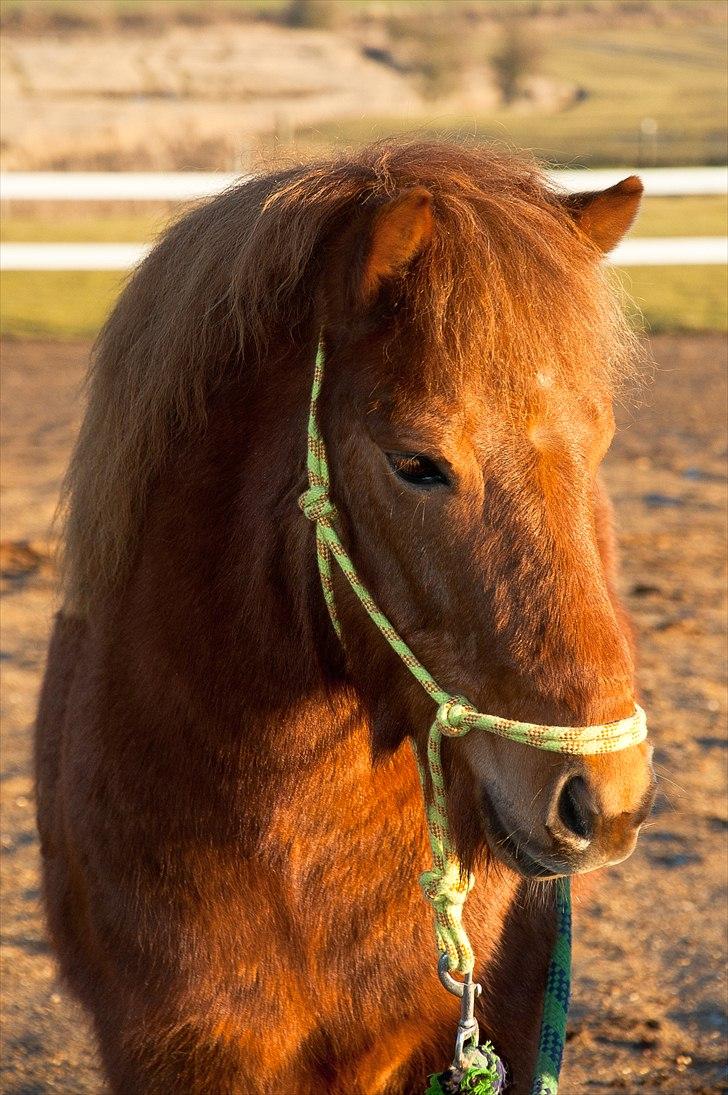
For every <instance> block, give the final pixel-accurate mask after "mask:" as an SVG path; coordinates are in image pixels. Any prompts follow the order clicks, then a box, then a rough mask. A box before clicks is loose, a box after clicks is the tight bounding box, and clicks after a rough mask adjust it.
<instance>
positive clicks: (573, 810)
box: [546, 774, 654, 870]
mask: <svg viewBox="0 0 728 1095" xmlns="http://www.w3.org/2000/svg"><path fill="white" fill-rule="evenodd" d="M608 799H609V796H608V795H605V794H603V793H602V794H600V793H599V788H598V785H594V784H592V782H591V781H590V780H589V777H588V774H583V775H581V774H580V775H572V776H570V777H569V778H568V779H567V780H566V781H565V782H564V783H563V784H562V786H561V787H560V788H559V789H558V790H557V792H556V794H555V796H554V799H553V802H552V805H551V809H550V811H549V817H548V820H547V823H546V829H547V831H548V833H549V835H550V837H551V838H552V840H553V842H554V845H555V846H556V847H555V850H557V851H558V852H561V853H563V854H566V856H567V857H568V859H569V861H570V862H572V863H573V864H574V866H575V868H576V869H577V870H584V869H589V870H590V869H592V867H594V866H598V865H603V864H606V863H610V862H612V863H613V862H617V861H619V860H620V859H623V858H624V857H625V856H626V855H629V853H630V852H631V851H632V849H633V847H634V844H635V841H636V839H637V832H638V830H639V827H640V825H642V823H643V821H644V820H645V819H646V817H647V816H648V814H649V812H650V810H651V808H652V802H653V799H654V780H650V781H649V782H648V783H647V785H646V786H643V787H642V788H641V790H640V793H639V796H635V797H634V798H633V799H632V801H631V802H629V803H627V802H620V803H619V806H620V807H621V809H617V810H616V811H614V812H612V810H610V808H609V807H610V803H609V801H608Z"/></svg>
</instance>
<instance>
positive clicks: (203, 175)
mask: <svg viewBox="0 0 728 1095" xmlns="http://www.w3.org/2000/svg"><path fill="white" fill-rule="evenodd" d="M629 174H636V175H639V176H640V178H641V179H642V181H643V183H644V184H645V192H646V193H647V194H649V195H650V197H680V196H684V195H690V194H703V195H707V194H727V193H728V167H647V168H644V169H642V170H640V169H639V168H638V169H635V170H634V171H633V172H631V171H630V169H628V168H618V167H614V168H609V169H601V168H600V169H599V170H573V171H572V170H568V169H566V170H560V171H552V172H550V175H551V178H552V179H553V180H554V182H556V183H557V184H558V185H559V186H562V187H563V188H564V189H565V190H601V189H603V188H604V187H607V186H611V185H612V184H613V183H616V182H619V180H620V179H623V178H625V177H626V176H627V175H629ZM246 178H250V176H249V175H234V174H232V173H229V174H228V173H225V172H202V171H195V172H181V171H177V172H169V173H167V174H160V173H156V174H155V173H149V172H131V171H128V172H116V173H107V172H102V171H95V172H75V171H68V172H43V171H40V172H25V171H6V172H3V173H1V174H0V200H3V201H74V202H77V201H193V200H195V199H197V198H209V197H210V196H211V195H213V194H218V193H219V192H220V191H221V190H224V189H225V188H226V187H228V186H232V185H233V183H236V182H243V181H244V180H245V179H246Z"/></svg>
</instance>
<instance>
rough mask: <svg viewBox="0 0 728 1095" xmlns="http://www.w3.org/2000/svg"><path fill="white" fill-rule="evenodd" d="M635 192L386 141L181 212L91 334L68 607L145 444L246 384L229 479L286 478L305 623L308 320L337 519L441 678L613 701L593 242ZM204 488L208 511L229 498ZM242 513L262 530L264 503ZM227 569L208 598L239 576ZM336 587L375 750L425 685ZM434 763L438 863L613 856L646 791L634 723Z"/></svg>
mask: <svg viewBox="0 0 728 1095" xmlns="http://www.w3.org/2000/svg"><path fill="white" fill-rule="evenodd" d="M640 192H641V186H640V183H639V181H638V180H637V179H634V178H631V179H627V180H625V182H623V183H621V184H619V185H618V186H616V187H613V188H612V189H611V190H607V191H604V192H603V193H596V194H586V195H579V196H572V197H565V196H564V195H560V194H558V193H556V192H555V191H554V190H553V188H551V187H549V185H548V183H547V181H546V180H545V178H544V176H543V175H542V174H541V173H540V172H539V171H538V169H537V168H536V167H534V165H533V164H531V163H528V162H525V161H523V160H520V159H517V158H515V157H512V156H500V155H497V154H494V153H492V152H490V151H487V150H467V149H464V148H462V147H456V146H448V145H442V144H433V145H428V144H424V143H415V144H406V143H393V144H384V145H380V146H375V147H374V148H372V149H368V150H364V151H363V152H361V153H358V154H356V155H354V156H351V157H344V158H342V159H341V160H339V161H335V162H327V163H322V164H318V165H313V166H305V167H302V168H297V169H294V170H291V171H287V172H282V173H281V174H279V175H276V176H267V177H260V178H257V179H255V180H253V181H251V182H249V183H247V184H245V185H243V186H241V187H238V188H234V189H232V190H230V191H228V192H227V193H226V194H223V195H221V196H220V197H218V198H216V199H215V200H214V201H212V202H210V203H209V204H207V205H205V206H203V207H201V208H200V209H198V210H196V211H194V212H193V213H191V214H190V215H189V216H187V217H186V218H184V219H183V220H182V221H181V222H180V223H179V224H178V225H177V226H176V227H175V228H174V229H172V230H171V231H170V232H169V233H168V234H167V235H166V237H165V239H164V241H163V242H162V243H161V244H160V246H159V247H157V248H155V249H154V251H153V252H152V254H151V255H150V256H149V258H148V259H147V260H146V261H145V262H144V263H143V264H142V266H141V267H140V269H139V270H138V271H137V273H136V274H135V276H134V278H133V279H132V281H131V282H130V284H129V286H128V287H127V289H126V290H125V292H124V294H123V295H122V297H121V299H120V302H119V304H118V305H117V307H116V309H115V310H114V313H113V315H112V316H111V318H110V320H109V322H108V323H107V325H106V327H105V329H104V332H103V333H102V336H101V339H100V342H99V346H98V349H97V354H96V363H95V366H94V374H93V380H92V386H91V394H90V402H89V412H88V414H87V416H86V419H85V422H84V426H83V429H82V431H81V436H80V440H79V443H78V446H77V449H76V453H75V455H74V459H73V462H72V465H71V469H70V472H69V478H68V482H67V497H68V499H69V512H68V519H67V525H66V542H67V548H66V559H65V576H66V577H65V580H66V590H67V599H66V611H68V612H73V613H78V612H81V613H87V612H89V611H91V610H92V609H93V608H94V606H95V605H96V604H99V603H103V602H104V600H105V598H107V597H108V596H109V595H110V594H111V593H112V592H114V590H118V591H119V592H121V591H122V590H123V588H124V582H125V580H126V577H127V575H128V574H129V572H130V571H131V569H132V567H133V565H134V563H133V560H134V559H135V558H136V557H137V556H138V544H139V540H140V539H141V538H142V537H143V535H144V531H143V530H144V522H145V519H146V518H145V514H146V513H147V511H148V506H147V500H148V497H149V495H150V493H151V492H152V490H153V489H154V488H153V485H154V483H155V482H157V481H158V480H159V478H160V476H162V473H163V469H164V468H165V466H166V463H165V462H167V464H168V463H169V461H170V460H173V457H174V455H175V453H176V451H177V448H178V447H179V446H180V444H185V445H187V447H188V449H189V448H190V447H193V448H194V447H195V446H197V445H204V444H205V443H208V444H210V445H212V444H214V441H212V440H210V439H207V440H206V438H207V435H206V432H205V431H206V429H207V423H208V421H209V416H208V413H207V412H208V410H209V406H208V404H209V402H210V393H211V391H213V390H214V391H216V393H217V395H216V400H217V403H216V406H217V407H218V408H219V407H220V406H221V405H222V403H224V399H225V393H226V392H227V393H228V394H230V393H231V392H232V393H233V395H235V394H236V398H237V400H238V402H237V403H236V406H238V407H239V408H240V414H241V415H244V413H245V408H246V407H247V406H248V405H249V403H250V400H249V399H248V397H247V395H246V396H245V398H241V395H240V391H238V389H237V388H236V385H237V386H239V385H240V384H241V383H243V384H247V385H248V387H247V388H246V389H245V391H246V392H252V391H253V390H255V391H258V389H259V388H260V387H262V386H263V385H265V387H266V391H268V393H269V395H268V399H267V402H265V401H260V406H259V407H258V410H257V413H258V415H259V417H260V415H262V416H263V419H264V421H263V422H262V424H261V422H260V421H256V423H255V424H256V426H257V427H260V435H261V440H260V445H261V446H262V447H263V448H265V447H266V446H267V449H266V452H265V457H266V459H265V463H264V462H263V461H262V459H261V461H260V465H259V468H260V470H259V472H256V474H259V475H260V479H259V480H255V481H254V485H253V486H251V484H250V481H248V485H247V489H248V490H249V491H250V490H253V489H257V490H258V493H259V494H261V493H263V492H262V489H259V488H262V486H263V485H265V486H266V489H268V486H267V485H268V484H269V482H270V481H272V480H273V478H274V477H276V476H277V478H276V479H275V482H276V483H277V484H279V485H280V484H281V483H282V481H283V480H284V479H286V477H287V479H286V486H285V488H284V487H282V486H281V490H280V491H279V493H278V495H277V497H280V496H283V495H285V497H286V499H288V500H289V501H290V503H291V506H290V510H291V512H290V514H289V520H290V522H291V529H292V530H293V531H292V532H291V537H292V540H293V544H294V546H293V547H292V546H291V543H288V542H287V549H288V550H287V552H286V553H285V557H286V559H288V560H290V559H291V558H293V557H294V555H295V553H296V552H298V550H299V548H300V549H301V550H302V551H304V552H305V556H303V557H302V558H303V559H304V560H305V564H304V563H302V562H301V560H299V562H298V563H297V564H296V565H295V567H292V568H291V569H292V570H295V575H294V577H295V578H296V579H299V584H300V586H301V587H302V588H303V587H305V591H306V592H305V593H302V595H301V602H302V605H303V608H302V613H303V614H302V616H301V619H304V620H307V621H308V622H310V620H309V616H307V615H306V613H307V612H308V609H309V602H308V596H309V591H315V596H316V597H317V598H318V601H319V602H320V603H319V605H318V608H319V610H320V615H321V623H320V626H318V627H317V629H316V634H317V635H319V636H321V637H322V642H325V641H326V640H325V638H324V636H325V635H326V634H327V631H325V630H324V626H326V627H328V625H327V623H326V620H325V608H324V605H323V599H322V597H321V593H320V589H316V586H315V584H314V583H315V582H316V577H315V573H314V567H315V564H314V561H313V558H312V554H311V540H310V539H309V538H308V537H309V536H310V535H312V534H311V531H310V529H308V527H307V532H304V531H302V530H303V528H304V524H303V518H302V517H301V515H300V513H299V512H298V511H297V510H296V508H295V498H296V494H295V488H296V487H298V488H299V489H302V488H303V486H304V482H303V481H301V482H299V483H295V482H293V480H294V479H295V477H296V476H297V475H298V474H299V468H298V467H297V466H295V461H294V459H292V458H291V457H290V454H291V453H292V452H293V451H295V452H297V453H300V456H301V460H303V457H304V452H305V402H306V396H307V392H308V387H309V384H310V381H311V371H312V369H313V360H314V356H315V353H316V345H317V343H318V339H319V336H320V335H322V337H323V341H324V346H325V352H326V379H325V383H324V387H323V391H322V393H321V399H320V408H319V409H320V421H321V428H322V433H323V436H324V439H325V441H326V445H327V448H328V455H329V463H330V467H331V476H332V495H333V500H334V502H335V504H336V507H337V510H338V512H339V514H340V518H341V526H340V528H341V535H342V537H343V540H344V542H345V544H346V546H347V548H348V550H349V552H350V555H351V557H352V559H353V561H354V563H355V564H356V566H357V568H358V569H359V571H360V573H361V576H362V578H363V580H364V581H365V583H366V584H367V586H368V587H369V589H370V590H371V592H372V594H373V596H374V597H375V599H376V601H377V602H378V604H379V605H380V607H381V609H382V610H383V611H384V612H385V614H386V615H387V616H388V617H389V619H390V620H391V621H392V623H393V625H394V626H395V627H396V628H397V630H398V631H399V633H400V634H401V636H402V637H403V639H404V640H405V641H406V642H407V643H408V644H409V646H410V647H411V648H412V650H413V651H414V653H415V654H416V655H417V656H418V658H419V659H420V660H421V662H422V663H423V664H424V665H425V666H426V667H427V669H428V670H429V672H430V673H431V674H432V675H433V677H434V678H435V679H436V680H437V682H438V683H439V684H440V685H441V686H442V687H443V688H444V689H446V690H448V691H449V692H452V693H454V694H460V695H464V696H467V698H468V699H469V700H470V701H471V703H473V704H474V705H475V706H476V707H477V709H478V710H479V711H483V712H487V713H489V714H493V715H503V716H507V717H509V718H512V719H520V720H523V721H528V722H535V723H542V724H552V725H577V726H578V725H585V724H593V723H601V722H606V721H608V720H612V719H619V718H621V717H624V716H627V715H629V714H631V712H632V710H633V706H634V683H633V663H632V655H631V649H630V641H629V635H628V630H627V625H626V620H625V617H624V615H623V614H622V612H621V610H620V607H619V604H618V602H617V599H616V596H615V592H614V589H613V585H612V577H611V562H610V560H611V557H612V554H613V547H612V537H611V531H610V518H609V509H608V503H607V501H606V499H605V497H604V495H603V493H602V491H601V488H600V485H599V480H598V470H599V465H600V462H601V460H602V458H603V456H604V453H605V452H606V450H607V448H608V446H609V442H610V439H611V436H612V431H613V419H612V398H613V393H614V390H615V386H616V385H617V384H618V382H619V380H620V377H621V374H622V373H623V372H624V369H625V366H626V364H627V361H628V359H629V356H630V353H631V349H632V346H631V339H630V335H629V332H628V329H627V328H626V326H625V323H624V320H623V318H622V316H621V311H620V308H619V307H618V305H617V303H616V302H615V300H614V297H613V294H612V293H611V292H610V290H609V288H608V286H607V284H606V282H605V278H604V273H603V269H602V266H601V262H600V260H601V257H602V254H603V252H605V251H608V250H609V249H610V248H611V247H613V246H614V245H615V244H616V242H617V241H618V240H619V238H620V237H621V235H622V234H623V233H624V232H625V231H626V229H627V228H628V227H629V225H630V223H631V221H632V219H633V217H634V215H635V212H636V209H637V205H638V202H639V197H640ZM254 362H258V363H259V365H260V367H259V369H258V371H257V372H255V370H254V369H253V368H252V363H254ZM306 366H308V369H307V368H306ZM266 370H267V372H266ZM251 377H255V378H256V382H257V385H258V388H256V387H255V384H254V383H253V381H252V380H251ZM226 385H227V387H226ZM273 391H274V392H275V396H274V395H273V394H271V393H272V392H273ZM236 429H237V430H238V431H239V434H240V435H238V433H236V434H235V435H234V436H231V437H230V438H229V439H228V448H227V449H226V453H227V452H228V450H229V451H230V452H232V453H234V454H237V453H238V451H239V450H241V448H242V445H243V442H242V440H241V437H242V435H243V434H244V431H245V426H244V423H242V422H238V421H237V420H236ZM283 441H285V445H283ZM294 446H295V449H294ZM226 458H227V457H226ZM271 461H272V462H273V465H274V466H271ZM217 466H218V465H217V464H215V467H217ZM255 467H256V468H258V465H257V464H256V465H255ZM288 480H291V481H290V482H288ZM221 493H222V494H224V498H223V499H218V500H217V502H216V509H215V519H216V520H218V519H219V520H223V521H230V520H232V518H231V516H230V513H229V510H228V509H226V508H225V506H226V505H227V504H228V502H227V501H225V499H228V495H227V494H225V493H224V492H223V491H222V490H221ZM221 515H222V516H221ZM260 520H261V527H262V522H263V521H264V520H266V521H267V522H268V529H269V531H270V526H271V524H272V521H271V518H270V513H269V511H268V510H266V512H265V514H264V515H263V516H261V518H260ZM287 527H288V526H286V528H287ZM276 531H278V530H276ZM284 534H285V530H284ZM271 535H273V532H271ZM246 550H249V549H248V548H247V545H246ZM296 557H297V556H296ZM304 566H305V568H309V569H310V573H308V571H307V569H301V568H302V567H304ZM223 569H224V568H223ZM224 573H225V574H227V573H228V571H227V570H226V569H224ZM221 580H222V579H221ZM268 580H269V581H270V576H268ZM230 581H231V586H230V590H229V591H228V590H227V587H226V589H225V594H224V597H223V594H220V597H221V599H224V600H225V601H226V603H227V600H228V599H234V598H235V596H239V595H240V593H239V591H240V589H241V588H242V587H244V582H243V581H241V579H240V576H239V575H237V574H235V575H233V576H232V577H231V579H230ZM335 582H336V599H337V605H338V609H339V614H340V617H341V622H342V627H343V636H344V642H345V647H346V651H347V656H348V672H349V674H350V680H353V682H354V683H355V685H356V688H357V689H358V692H359V694H360V696H361V697H362V698H363V700H364V702H365V703H366V705H367V706H368V708H369V710H370V712H371V715H372V725H373V727H374V746H375V749H379V750H381V749H391V748H394V747H395V746H396V745H397V744H398V743H399V742H400V741H401V740H402V737H403V736H404V735H406V734H411V735H413V736H414V737H415V738H416V739H417V741H418V744H419V745H420V747H421V746H422V744H423V738H424V735H425V733H426V730H427V727H428V726H429V725H430V723H431V722H432V718H433V714H434V712H433V704H432V702H431V700H430V699H429V698H428V697H427V696H426V695H425V694H424V692H423V691H422V689H421V688H420V686H419V684H418V683H417V682H416V681H414V680H413V678H412V677H411V675H410V674H409V672H408V671H407V669H406V668H405V666H404V665H403V664H402V663H401V662H400V660H399V659H398V657H397V656H396V655H395V654H394V653H393V652H392V651H391V650H390V648H389V647H388V646H387V644H386V643H385V642H384V640H383V639H382V637H381V635H380V634H379V633H378V631H377V630H376V629H375V627H374V625H373V624H372V623H371V621H370V620H369V619H368V617H367V616H366V614H365V612H364V611H363V609H362V607H361V605H360V604H359V603H358V601H357V600H356V598H355V596H354V594H353V593H352V591H351V589H350V588H349V587H348V585H347V583H346V582H345V580H343V579H342V578H341V575H339V574H335ZM256 591H257V593H259V594H260V597H259V598H258V599H260V598H262V596H263V594H264V593H265V592H266V590H265V589H264V587H263V585H262V581H261V586H260V589H258V587H256ZM268 592H270V590H268ZM205 603H206V600H205V598H204V597H202V596H200V597H198V598H197V599H196V600H195V602H194V604H195V606H196V610H199V606H200V605H201V604H205ZM313 611H314V613H315V611H316V609H315V607H314V610H313ZM297 619H298V617H297ZM310 619H313V616H312V615H311V617H310ZM328 634H331V630H330V628H328ZM331 651H335V652H336V653H334V654H332V655H331V658H330V659H328V652H327V653H326V655H325V656H322V657H321V658H320V659H318V658H317V657H316V656H315V652H314V654H311V652H310V651H309V661H310V662H311V664H314V663H315V665H316V666H317V667H318V668H317V670H316V671H317V672H320V666H321V664H322V663H323V662H326V664H327V665H328V669H329V671H330V672H331V674H332V677H335V676H336V675H337V674H339V673H340V670H341V655H340V652H339V648H338V646H336V645H335V643H334V641H333V637H332V642H331ZM334 658H336V659H338V660H337V662H336V663H334V661H333V659H334ZM327 659H328V661H327ZM307 664H308V663H307ZM313 672H314V671H313V670H312V673H313ZM278 683H279V682H275V684H276V685H277V684H278ZM444 763H445V767H446V775H447V777H448V783H449V788H450V796H451V802H450V810H449V813H450V817H451V820H452V822H453V829H454V833H455V836H456V839H457V840H458V843H459V852H460V854H461V857H462V858H463V859H464V860H465V861H468V860H469V859H470V860H473V859H474V858H475V857H476V856H477V854H478V852H479V851H480V850H482V849H483V848H484V847H486V846H489V847H490V848H491V850H492V852H493V853H494V855H495V856H496V857H499V858H500V859H501V860H505V861H507V862H508V863H510V864H512V865H514V866H515V867H517V868H518V869H520V870H521V871H523V872H524V873H525V874H530V875H534V876H542V875H549V874H553V873H559V872H564V871H578V870H586V869H590V868H592V867H596V866H598V865H600V864H603V863H607V862H614V861H616V860H618V859H621V858H622V857H624V856H625V855H627V854H628V853H629V852H630V850H631V849H632V846H633V844H634V841H635V835H636V832H637V829H638V827H639V825H640V823H641V822H642V821H643V820H644V817H645V814H646V812H647V809H648V807H649V803H650V799H651V795H652V773H651V768H650V750H649V747H648V746H646V745H640V746H638V747H633V748H630V749H628V750H625V751H623V752H620V753H616V754H611V755H606V756H598V757H591V758H573V757H565V756H563V755H560V754H549V753H545V752H542V751H539V750H537V749H534V748H530V747H528V746H524V745H518V744H515V743H512V742H508V741H504V740H500V739H498V738H496V737H494V736H492V735H490V734H487V733H485V732H473V733H471V734H469V735H468V736H467V737H466V738H464V739H463V740H460V741H452V742H449V743H447V747H446V749H445V756H444Z"/></svg>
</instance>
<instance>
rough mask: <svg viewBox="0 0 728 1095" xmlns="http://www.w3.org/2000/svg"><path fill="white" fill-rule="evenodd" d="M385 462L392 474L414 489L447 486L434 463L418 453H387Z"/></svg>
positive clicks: (444, 478) (447, 481) (446, 481)
mask: <svg viewBox="0 0 728 1095" xmlns="http://www.w3.org/2000/svg"><path fill="white" fill-rule="evenodd" d="M387 460H388V461H389V466H390V467H391V469H392V471H393V472H394V474H395V475H396V476H398V477H399V478H400V479H403V480H404V481H405V483H410V484H411V485H412V486H414V487H435V486H441V485H444V486H447V485H448V483H449V479H448V477H447V476H446V475H445V473H444V472H443V471H441V470H440V468H438V466H437V464H436V463H435V461H434V460H430V458H429V456H423V454H422V453H420V452H388V453H387Z"/></svg>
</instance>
